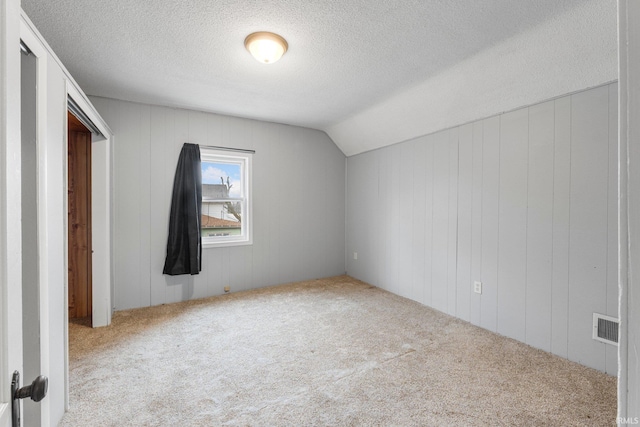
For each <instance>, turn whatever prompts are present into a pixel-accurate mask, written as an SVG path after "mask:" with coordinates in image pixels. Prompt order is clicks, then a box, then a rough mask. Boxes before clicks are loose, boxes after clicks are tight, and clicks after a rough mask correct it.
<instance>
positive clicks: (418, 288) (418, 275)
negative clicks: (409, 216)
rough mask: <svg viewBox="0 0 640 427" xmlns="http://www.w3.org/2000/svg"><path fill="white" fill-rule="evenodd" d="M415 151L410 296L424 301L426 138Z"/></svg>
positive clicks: (419, 141) (417, 144) (418, 141)
mask: <svg viewBox="0 0 640 427" xmlns="http://www.w3.org/2000/svg"><path fill="white" fill-rule="evenodd" d="M413 147H414V152H413V153H412V156H411V159H412V161H413V202H412V204H411V205H412V206H411V209H412V210H413V212H414V215H413V226H412V228H411V235H412V242H411V243H412V245H411V259H412V262H411V264H412V273H413V274H412V278H411V292H410V293H409V298H411V299H412V300H414V301H418V302H423V301H424V299H423V288H424V284H425V262H424V257H425V248H426V244H425V229H426V227H427V222H426V221H425V218H426V211H427V198H426V172H427V158H426V144H425V138H419V139H417V140H416V141H415V143H414V145H413Z"/></svg>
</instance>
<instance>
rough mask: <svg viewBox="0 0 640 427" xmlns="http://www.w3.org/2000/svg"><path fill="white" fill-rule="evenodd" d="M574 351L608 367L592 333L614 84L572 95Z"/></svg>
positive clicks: (600, 299)
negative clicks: (610, 107) (610, 89)
mask: <svg viewBox="0 0 640 427" xmlns="http://www.w3.org/2000/svg"><path fill="white" fill-rule="evenodd" d="M571 98H572V101H571V103H572V105H571V107H572V108H571V160H572V161H571V197H570V200H571V213H570V225H569V227H570V228H569V245H570V252H569V330H568V341H569V354H568V357H569V359H570V360H574V361H577V362H580V363H583V364H586V365H588V366H600V367H601V369H602V368H604V354H605V349H604V346H606V345H607V344H603V343H601V342H598V341H595V340H593V339H592V338H591V320H590V319H592V313H593V312H594V311H597V312H602V311H604V310H606V280H607V274H606V273H607V271H606V268H607V212H608V209H607V188H608V172H607V169H608V159H609V148H608V140H609V128H608V127H609V111H608V109H609V89H608V87H606V86H605V87H599V88H596V89H593V90H590V91H586V92H581V93H577V94H575V95H572V96H571Z"/></svg>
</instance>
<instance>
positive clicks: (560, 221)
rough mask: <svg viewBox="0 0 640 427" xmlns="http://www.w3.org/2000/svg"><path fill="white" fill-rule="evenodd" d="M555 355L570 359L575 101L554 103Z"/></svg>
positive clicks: (552, 346) (552, 294) (553, 345)
mask: <svg viewBox="0 0 640 427" xmlns="http://www.w3.org/2000/svg"><path fill="white" fill-rule="evenodd" d="M554 110H555V111H554V147H553V152H554V157H553V223H552V235H553V242H552V245H553V249H552V251H551V252H552V256H553V257H552V277H551V325H552V326H551V352H552V353H554V354H557V355H558V356H562V357H567V355H568V353H567V351H568V333H569V329H568V328H569V317H568V310H569V220H570V210H571V208H570V199H571V197H570V193H571V188H570V187H571V97H570V96H566V97H563V98H559V99H556V100H555V101H554Z"/></svg>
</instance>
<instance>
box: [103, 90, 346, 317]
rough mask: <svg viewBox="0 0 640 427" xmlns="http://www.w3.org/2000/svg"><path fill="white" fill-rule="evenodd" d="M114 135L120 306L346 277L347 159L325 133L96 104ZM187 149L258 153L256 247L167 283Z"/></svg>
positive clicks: (214, 257)
mask: <svg viewBox="0 0 640 427" xmlns="http://www.w3.org/2000/svg"><path fill="white" fill-rule="evenodd" d="M91 99H92V102H93V104H94V105H95V106H96V108H97V109H98V111H99V112H100V114H101V116H102V117H104V118H105V120H106V121H107V122H108V123H109V126H110V127H111V129H112V130H113V132H114V135H115V144H114V157H113V164H114V193H113V205H114V206H113V209H114V226H113V230H114V231H113V234H114V236H113V237H114V242H113V245H114V246H113V247H114V272H115V278H114V292H115V303H114V305H115V309H116V310H122V309H127V308H132V307H144V306H149V305H157V304H164V303H170V302H176V301H182V300H188V299H193V298H201V297H206V296H211V295H218V294H222V293H224V286H225V285H230V286H231V291H232V292H233V291H239V290H245V289H253V288H258V287H263V286H268V285H276V284H280V283H287V282H293V281H297V280H303V279H312V278H320V277H326V276H332V275H338V274H343V273H344V272H345V260H344V233H345V224H344V217H345V208H344V206H345V201H344V200H345V199H344V191H345V188H344V182H345V176H344V174H345V157H344V155H343V154H342V153H341V152H340V150H338V148H337V147H336V146H335V144H334V143H333V142H332V141H331V140H330V139H329V138H328V137H327V136H326V134H324V133H322V132H319V131H315V130H310V129H304V128H298V127H292V126H285V125H278V124H273V123H266V122H259V121H253V120H246V119H239V118H234V117H228V116H220V115H216V114H209V113H202V112H197V111H190V110H182V109H174V108H166V107H157V106H151V105H144V104H136V103H130V102H124V101H118V100H113V99H105V98H91ZM185 142H190V143H195V144H202V145H215V146H226V147H235V148H246V149H254V150H256V153H255V155H254V158H253V194H254V196H253V197H254V198H253V204H254V205H253V209H254V222H253V225H254V237H253V242H254V243H253V245H250V246H238V247H230V248H208V249H204V250H203V263H202V272H201V273H200V274H199V275H196V276H174V277H170V276H164V275H163V274H162V267H163V265H164V258H165V253H166V244H167V232H168V221H169V208H170V200H171V191H172V186H173V178H174V173H175V167H176V164H177V161H178V155H179V153H180V149H181V147H182V144H183V143H185Z"/></svg>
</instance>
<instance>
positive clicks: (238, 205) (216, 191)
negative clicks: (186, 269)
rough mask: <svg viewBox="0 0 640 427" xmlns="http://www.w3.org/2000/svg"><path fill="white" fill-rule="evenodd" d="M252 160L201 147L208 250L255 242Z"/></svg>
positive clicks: (204, 234)
mask: <svg viewBox="0 0 640 427" xmlns="http://www.w3.org/2000/svg"><path fill="white" fill-rule="evenodd" d="M251 157H252V156H251V154H250V153H243V152H242V153H241V152H233V151H223V150H216V149H212V148H207V147H202V146H201V147H200V158H201V161H202V224H201V230H202V246H203V247H204V248H211V247H219V246H235V245H250V244H251V243H252V237H251Z"/></svg>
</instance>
